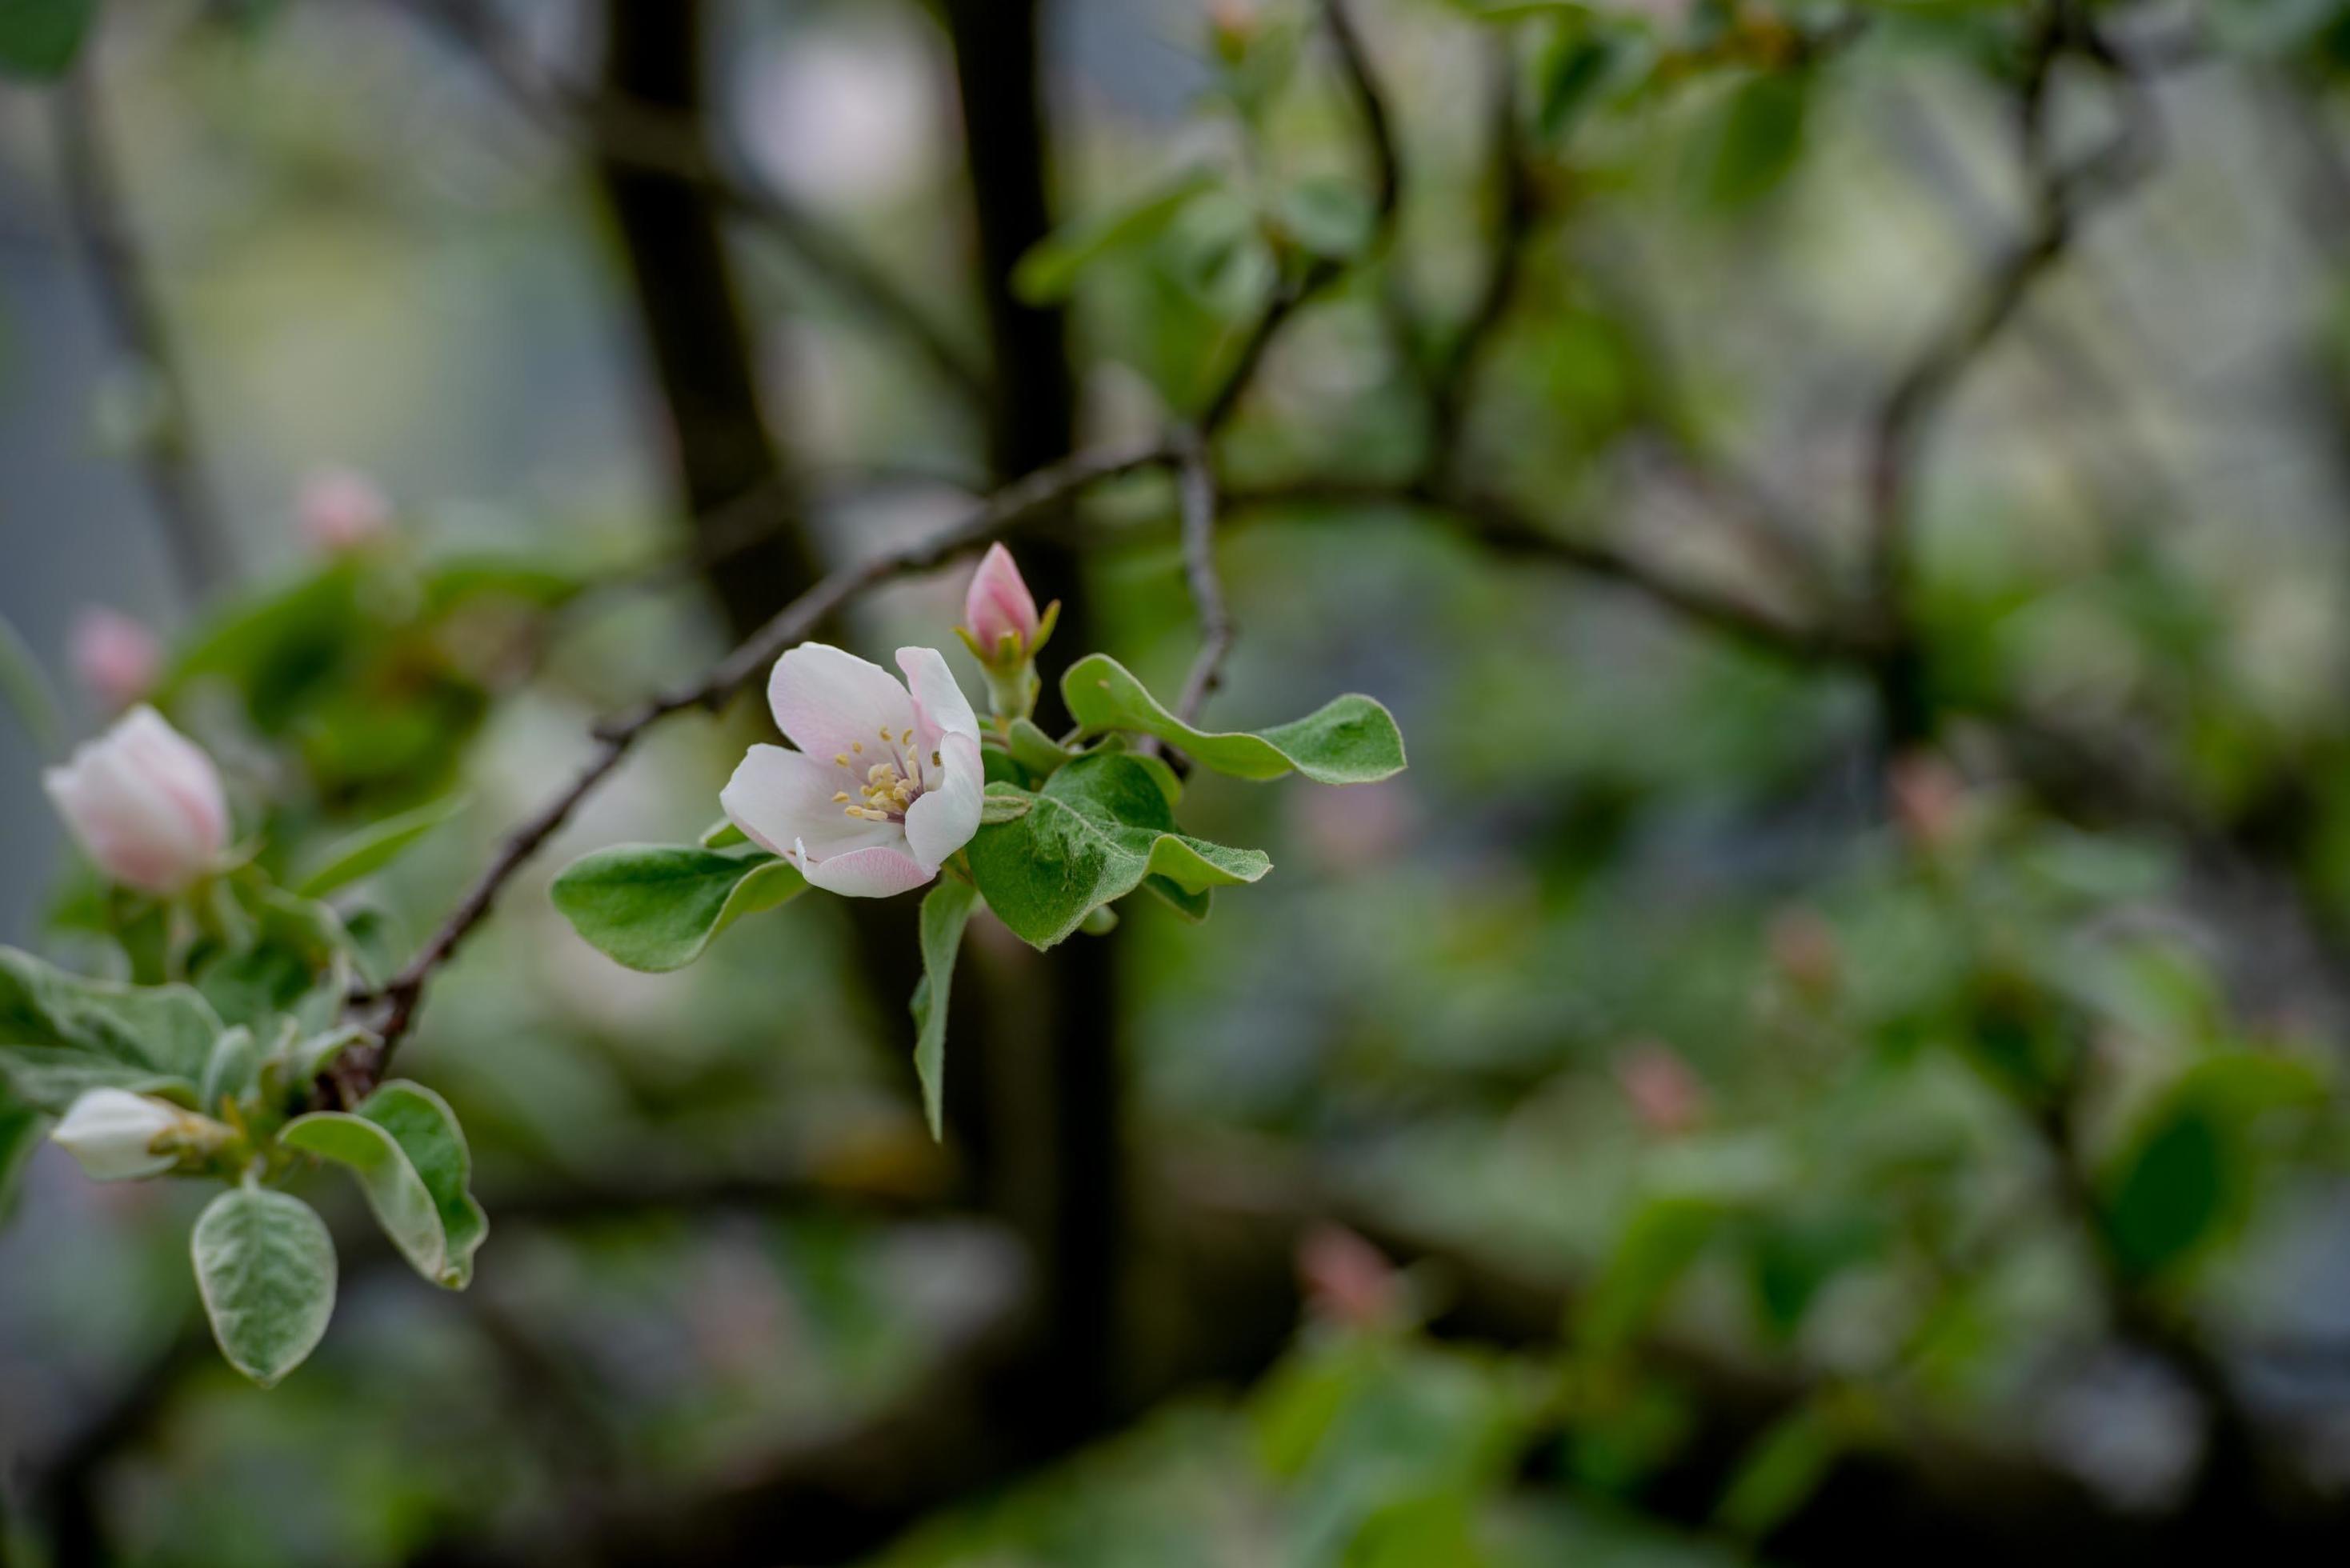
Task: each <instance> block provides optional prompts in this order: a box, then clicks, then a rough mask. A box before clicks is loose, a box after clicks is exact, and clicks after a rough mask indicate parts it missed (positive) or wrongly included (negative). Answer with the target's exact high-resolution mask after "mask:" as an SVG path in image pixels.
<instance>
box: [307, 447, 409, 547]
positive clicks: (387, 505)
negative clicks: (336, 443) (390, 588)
mask: <svg viewBox="0 0 2350 1568" xmlns="http://www.w3.org/2000/svg"><path fill="white" fill-rule="evenodd" d="M295 512H296V516H297V518H298V519H299V521H300V524H301V530H302V538H303V542H304V543H306V544H307V545H309V546H310V547H311V548H312V549H314V550H319V551H323V552H325V553H326V554H328V555H338V554H340V553H342V552H344V551H347V550H357V549H360V548H363V547H364V546H366V545H370V544H373V543H374V542H375V541H376V540H378V539H380V538H382V537H383V536H384V535H387V534H389V533H390V532H391V501H390V498H389V497H388V496H386V495H385V494H384V493H383V492H382V490H380V488H378V487H377V485H376V483H375V481H373V480H371V479H369V477H368V476H367V475H366V474H363V473H360V472H358V471H357V470H355V469H348V468H322V469H320V470H318V471H317V472H315V473H313V474H311V475H310V476H309V477H308V478H307V479H306V480H304V481H303V482H302V493H301V497H300V499H299V500H298V501H297V502H296V506H295Z"/></svg>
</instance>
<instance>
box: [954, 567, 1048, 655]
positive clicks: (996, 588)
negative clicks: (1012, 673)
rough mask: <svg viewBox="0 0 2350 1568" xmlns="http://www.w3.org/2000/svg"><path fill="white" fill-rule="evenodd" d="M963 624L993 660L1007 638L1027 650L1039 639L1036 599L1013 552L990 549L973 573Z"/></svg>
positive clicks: (963, 600) (965, 604)
mask: <svg viewBox="0 0 2350 1568" xmlns="http://www.w3.org/2000/svg"><path fill="white" fill-rule="evenodd" d="M962 621H963V627H964V629H966V630H968V631H969V632H970V633H971V634H972V636H973V637H974V638H977V639H979V646H980V647H982V648H983V649H986V650H987V651H988V653H989V655H990V656H991V657H993V654H994V652H995V649H996V645H997V644H998V643H1000V642H1001V641H1002V640H1003V639H1004V638H1006V637H1009V638H1011V639H1013V640H1014V643H1016V644H1017V645H1018V646H1020V647H1021V648H1026V647H1027V646H1028V644H1029V642H1030V641H1032V640H1033V639H1035V636H1036V596H1035V595H1034V594H1032V593H1030V592H1029V591H1028V584H1027V582H1026V581H1025V580H1024V579H1023V578H1022V576H1020V568H1019V566H1017V565H1015V564H1014V561H1013V559H1012V552H1011V551H1009V550H1007V549H1005V548H1004V547H1003V545H1000V544H997V545H989V546H988V549H987V554H986V555H985V556H983V557H982V558H981V560H980V563H979V570H978V571H976V572H973V573H972V578H971V587H969V588H968V589H966V590H965V591H964V593H963V597H962Z"/></svg>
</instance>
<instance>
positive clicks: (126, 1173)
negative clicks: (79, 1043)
mask: <svg viewBox="0 0 2350 1568" xmlns="http://www.w3.org/2000/svg"><path fill="white" fill-rule="evenodd" d="M196 1119H198V1118H196V1117H195V1116H192V1114H191V1113H189V1112H187V1111H183V1110H182V1109H181V1108H180V1107H179V1106H174V1105H172V1104H170V1103H168V1102H166V1101H163V1100H159V1099H155V1098H153V1097H152V1096H147V1095H134V1094H132V1093H131V1092H130V1090H128V1089H92V1090H90V1091H89V1092H88V1093H87V1094H85V1095H83V1096H81V1098H79V1099H78V1100H76V1101H75V1102H74V1103H73V1106H72V1108H70V1109H69V1110H68V1111H67V1112H66V1117H65V1120H63V1121H61V1122H59V1123H58V1124H57V1130H56V1131H54V1132H52V1133H50V1134H49V1137H50V1139H51V1141H53V1142H54V1143H56V1144H57V1145H58V1147H62V1148H63V1149H64V1150H65V1151H66V1152H67V1153H68V1154H70V1155H72V1156H73V1157H74V1158H76V1159H78V1160H79V1161H80V1162H81V1168H82V1170H83V1172H84V1173H85V1174H87V1175H88V1177H89V1179H91V1180H93V1181H124V1180H128V1179H132V1178H134V1177H140V1176H155V1175H158V1174H160V1173H161V1172H163V1171H166V1170H169V1169H171V1168H172V1167H173V1166H175V1165H177V1164H179V1163H180V1156H179V1152H178V1149H177V1147H168V1148H162V1149H161V1152H158V1150H159V1147H160V1146H162V1145H163V1144H164V1143H165V1141H166V1140H167V1139H169V1140H170V1142H171V1143H172V1145H174V1146H176V1144H177V1143H178V1141H179V1138H178V1136H177V1135H178V1134H179V1133H180V1131H181V1128H182V1126H183V1124H186V1123H189V1122H192V1121H194V1120H196Z"/></svg>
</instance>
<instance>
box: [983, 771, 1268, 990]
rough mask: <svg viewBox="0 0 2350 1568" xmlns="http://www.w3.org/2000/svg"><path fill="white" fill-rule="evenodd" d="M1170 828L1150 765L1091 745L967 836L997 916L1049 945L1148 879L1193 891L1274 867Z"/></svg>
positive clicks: (1249, 878)
mask: <svg viewBox="0 0 2350 1568" xmlns="http://www.w3.org/2000/svg"><path fill="white" fill-rule="evenodd" d="M1174 829H1175V819H1174V814H1173V813H1172V812H1171V811H1170V810H1169V808H1168V805H1167V796H1166V794H1164V793H1163V792H1162V791H1161V790H1160V788H1159V784H1158V782H1157V780H1156V779H1155V778H1154V777H1153V776H1152V774H1151V772H1150V770H1149V768H1148V767H1147V766H1145V765H1144V764H1143V763H1142V762H1141V761H1140V760H1139V759H1138V758H1135V757H1132V756H1129V755H1128V754H1126V753H1120V752H1097V753H1091V754H1089V755H1087V756H1082V757H1079V758H1078V759H1076V761H1075V762H1073V763H1069V764H1068V765H1067V766H1066V767H1065V768H1063V769H1061V771H1060V772H1058V773H1056V774H1054V775H1053V776H1052V777H1051V778H1050V779H1048V780H1046V781H1045V787H1044V789H1043V790H1041V791H1040V792H1038V794H1037V795H1036V804H1035V806H1034V807H1032V808H1031V809H1030V810H1029V812H1028V814H1027V815H1025V816H1023V817H1021V818H1020V819H1019V820H1017V821H1015V822H1007V823H1002V824H999V825H996V826H983V827H982V828H981V829H980V830H979V832H978V834H977V836H974V837H973V838H972V841H971V847H970V850H969V854H970V857H971V866H972V875H973V877H975V879H976V880H977V881H978V883H979V890H980V892H981V893H982V894H983V896H984V897H985V898H986V899H987V904H988V908H990V909H993V910H994V911H995V913H996V916H997V918H998V919H1002V920H1003V923H1004V924H1005V925H1006V926H1009V927H1010V928H1011V929H1013V931H1014V933H1015V934H1016V935H1018V936H1019V937H1020V938H1021V940H1024V941H1026V942H1028V943H1030V944H1032V945H1033V946H1035V947H1039V948H1048V947H1051V946H1053V945H1054V944H1055V942H1058V941H1060V940H1063V939H1065V938H1066V937H1067V936H1068V935H1069V933H1070V932H1072V931H1074V930H1076V929H1077V927H1078V925H1079V924H1080V923H1081V922H1082V921H1083V920H1084V919H1085V918H1086V916H1087V913H1088V912H1090V911H1092V910H1094V909H1098V908H1100V907H1101V906H1102V905H1104V904H1107V903H1110V902H1112V901H1114V900H1116V899H1118V898H1124V897H1125V896H1126V895H1127V894H1128V893H1131V892H1133V891H1134V890H1135V888H1138V887H1140V886H1141V885H1142V884H1143V881H1144V879H1145V878H1146V877H1164V878H1166V880H1167V882H1168V883H1169V885H1170V886H1171V887H1174V888H1180V890H1181V891H1182V892H1183V893H1185V894H1198V893H1202V892H1205V891H1206V890H1207V889H1208V888H1222V887H1232V886H1236V885H1238V884H1241V883H1244V882H1253V881H1255V880H1257V878H1259V877H1263V875H1264V874H1265V873H1266V872H1267V871H1269V870H1271V869H1272V868H1273V862H1272V861H1271V860H1269V859H1267V858H1266V857H1265V856H1264V855H1263V853H1262V852H1261V851H1258V850H1254V849H1228V848H1225V847H1224V846H1222V845H1217V844H1209V843H1206V842H1204V841H1202V840H1200V839H1197V838H1188V837H1185V836H1182V835H1180V834H1178V833H1177V832H1175V830H1174Z"/></svg>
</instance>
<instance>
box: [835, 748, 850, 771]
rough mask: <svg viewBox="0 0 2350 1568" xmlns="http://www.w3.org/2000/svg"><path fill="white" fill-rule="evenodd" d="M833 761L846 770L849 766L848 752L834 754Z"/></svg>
mask: <svg viewBox="0 0 2350 1568" xmlns="http://www.w3.org/2000/svg"><path fill="white" fill-rule="evenodd" d="M832 760H833V761H834V762H836V763H839V764H840V765H841V766H842V767H844V768H845V767H847V765H848V753H847V752H836V753H833V758H832Z"/></svg>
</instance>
